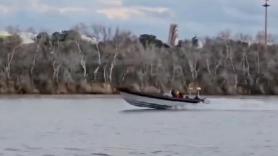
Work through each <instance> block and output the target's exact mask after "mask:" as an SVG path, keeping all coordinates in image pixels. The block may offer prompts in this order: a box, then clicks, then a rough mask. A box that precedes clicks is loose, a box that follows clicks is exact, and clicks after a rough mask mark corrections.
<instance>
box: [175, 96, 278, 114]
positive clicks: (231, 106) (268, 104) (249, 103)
mask: <svg viewBox="0 0 278 156" xmlns="http://www.w3.org/2000/svg"><path fill="white" fill-rule="evenodd" d="M174 109H175V110H188V111H190V110H192V111H193V110H196V111H278V103H277V98H255V99H251V98H209V104H196V105H184V106H181V107H178V108H174Z"/></svg>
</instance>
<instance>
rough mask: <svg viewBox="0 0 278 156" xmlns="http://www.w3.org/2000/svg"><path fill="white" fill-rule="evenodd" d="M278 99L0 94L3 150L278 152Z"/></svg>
mask: <svg viewBox="0 0 278 156" xmlns="http://www.w3.org/2000/svg"><path fill="white" fill-rule="evenodd" d="M277 123H278V98H276V97H270V98H264V97H260V98H256V99H254V98H237V97H234V98H223V97H218V98H210V104H208V105H206V104H204V105H188V106H185V107H184V108H182V109H178V110H151V109H140V108H136V107H133V106H130V105H128V104H127V103H125V102H124V101H123V100H121V99H120V98H118V97H111V98H101V97H98V98H95V97H88V96H86V97H85V98H82V97H79V98H62V97H59V98H51V97H39V98H37V97H35V98H32V97H28V98H21V97H17V98H16V99H7V98H6V99H3V98H2V100H0V156H14V155H21V156H30V155H41V156H125V155H127V156H130V155H131V156H132V155H134V156H140V155H148V156H157V155H159V156H172V155H175V156H184V155H190V156H191V155H198V156H223V155H225V156H234V155H244V156H245V155H255V156H261V155H267V156H274V155H276V153H277V152H278V135H277V132H276V131H277V129H278V126H277Z"/></svg>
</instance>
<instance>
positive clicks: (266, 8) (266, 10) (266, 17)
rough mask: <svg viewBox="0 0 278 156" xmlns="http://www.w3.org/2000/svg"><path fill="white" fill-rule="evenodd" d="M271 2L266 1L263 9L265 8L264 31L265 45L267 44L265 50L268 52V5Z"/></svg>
mask: <svg viewBox="0 0 278 156" xmlns="http://www.w3.org/2000/svg"><path fill="white" fill-rule="evenodd" d="M268 1H269V0H265V3H264V4H263V7H264V8H265V29H264V44H265V49H266V50H267V40H268V37H267V35H268V34H267V24H268V7H270V5H269V4H268Z"/></svg>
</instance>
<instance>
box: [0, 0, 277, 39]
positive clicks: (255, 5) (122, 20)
mask: <svg viewBox="0 0 278 156" xmlns="http://www.w3.org/2000/svg"><path fill="white" fill-rule="evenodd" d="M262 3H263V0H0V27H1V28H2V29H3V28H5V27H6V26H7V25H13V26H20V27H22V28H27V27H34V28H35V29H38V30H49V31H55V30H57V31H58V30H62V29H68V28H71V27H72V26H74V25H76V24H78V23H85V24H102V25H105V26H109V27H117V26H118V27H120V28H121V29H124V30H131V31H132V32H134V33H135V34H141V33H151V34H154V35H157V36H158V37H159V38H161V39H162V40H166V39H167V35H168V29H169V24H170V23H177V24H178V25H179V30H180V38H190V37H191V36H193V35H194V34H196V35H199V36H206V35H215V34H217V33H218V32H219V31H223V30H227V29H229V30H231V31H232V32H233V33H239V32H243V33H248V34H256V33H257V32H258V31H260V30H263V28H264V25H263V21H264V10H263V8H262V6H261V4H262ZM270 4H271V5H272V6H271V7H270V10H269V21H270V24H269V29H270V31H271V33H273V34H275V35H277V34H278V29H277V26H278V20H277V19H278V1H274V0H273V1H270Z"/></svg>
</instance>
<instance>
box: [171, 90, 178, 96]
mask: <svg viewBox="0 0 278 156" xmlns="http://www.w3.org/2000/svg"><path fill="white" fill-rule="evenodd" d="M171 95H172V97H173V98H176V97H177V91H176V90H174V89H172V90H171Z"/></svg>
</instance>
